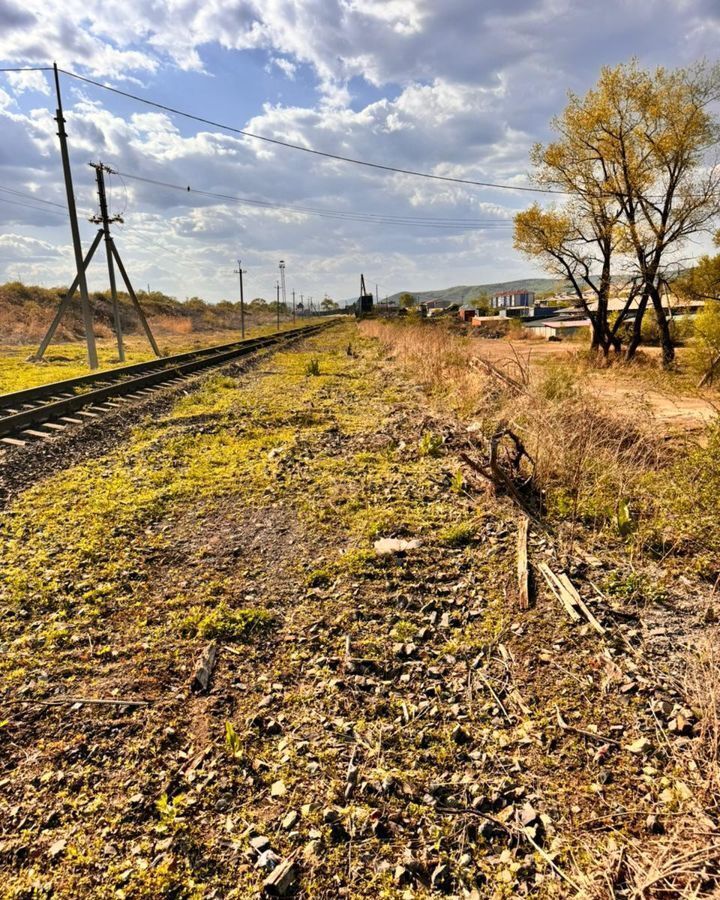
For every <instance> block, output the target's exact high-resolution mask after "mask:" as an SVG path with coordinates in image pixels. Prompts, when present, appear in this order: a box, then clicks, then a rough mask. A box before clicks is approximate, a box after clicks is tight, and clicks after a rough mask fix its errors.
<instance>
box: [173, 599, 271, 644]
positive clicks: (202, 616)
mask: <svg viewBox="0 0 720 900" xmlns="http://www.w3.org/2000/svg"><path fill="white" fill-rule="evenodd" d="M274 621H275V617H274V616H273V614H272V613H271V612H269V611H268V610H265V609H230V608H229V607H228V606H227V605H226V604H225V603H220V604H219V605H218V606H216V607H215V608H214V609H212V610H210V611H209V612H208V611H207V610H206V608H205V607H198V608H196V609H194V610H193V611H192V612H190V613H188V614H187V615H185V616H183V617H182V618H181V619H180V620H179V621H178V622H177V630H178V632H179V633H180V634H181V635H182V636H183V637H199V638H205V639H210V638H220V639H222V640H225V641H242V640H246V639H247V638H248V637H249V636H250V635H251V634H252V633H253V632H255V631H259V630H262V629H264V628H268V627H269V626H270V625H272V624H273V622H274Z"/></svg>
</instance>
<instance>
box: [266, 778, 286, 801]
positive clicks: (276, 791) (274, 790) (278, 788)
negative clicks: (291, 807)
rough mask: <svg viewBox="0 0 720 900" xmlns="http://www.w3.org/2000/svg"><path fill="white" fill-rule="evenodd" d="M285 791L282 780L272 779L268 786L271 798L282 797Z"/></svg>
mask: <svg viewBox="0 0 720 900" xmlns="http://www.w3.org/2000/svg"><path fill="white" fill-rule="evenodd" d="M286 793H287V788H286V787H285V782H284V781H274V782H273V783H272V786H271V788H270V796H271V797H273V798H278V797H284V796H285V794H286Z"/></svg>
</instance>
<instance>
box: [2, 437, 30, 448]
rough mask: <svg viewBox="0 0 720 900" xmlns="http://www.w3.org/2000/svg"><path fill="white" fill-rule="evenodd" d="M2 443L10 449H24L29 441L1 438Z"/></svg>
mask: <svg viewBox="0 0 720 900" xmlns="http://www.w3.org/2000/svg"><path fill="white" fill-rule="evenodd" d="M0 442H2V443H3V444H8V445H9V446H10V447H24V446H25V444H26V443H27V441H21V440H18V438H11V437H4V438H0Z"/></svg>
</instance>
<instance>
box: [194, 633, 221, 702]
mask: <svg viewBox="0 0 720 900" xmlns="http://www.w3.org/2000/svg"><path fill="white" fill-rule="evenodd" d="M216 656H217V643H216V642H215V641H210V643H209V644H208V645H207V646H206V647H205V649H204V650H203V652H202V654H201V655H200V658H199V659H198V661H197V663H196V664H195V669H194V671H193V676H192V689H193V690H194V691H206V690H207V689H208V685H209V684H210V678H211V677H212V673H213V669H214V668H215V658H216Z"/></svg>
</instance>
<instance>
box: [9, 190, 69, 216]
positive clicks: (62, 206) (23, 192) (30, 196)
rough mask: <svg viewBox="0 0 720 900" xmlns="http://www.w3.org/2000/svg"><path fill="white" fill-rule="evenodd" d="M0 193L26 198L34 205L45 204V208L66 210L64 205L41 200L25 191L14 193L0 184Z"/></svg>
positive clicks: (14, 191)
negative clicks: (34, 203)
mask: <svg viewBox="0 0 720 900" xmlns="http://www.w3.org/2000/svg"><path fill="white" fill-rule="evenodd" d="M0 191H5V193H7V194H13V195H15V196H16V197H27V198H28V199H30V200H34V201H35V202H36V203H45V204H46V205H47V206H57V207H59V208H60V209H65V210H66V209H67V206H65V204H64V203H56V202H55V201H54V200H43V199H42V197H38V196H36V195H35V194H28V193H26V192H25V191H16V190H15V188H9V187H5V186H4V185H2V184H0Z"/></svg>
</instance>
